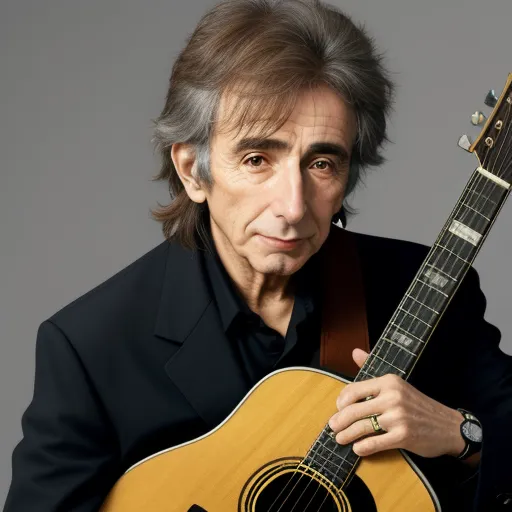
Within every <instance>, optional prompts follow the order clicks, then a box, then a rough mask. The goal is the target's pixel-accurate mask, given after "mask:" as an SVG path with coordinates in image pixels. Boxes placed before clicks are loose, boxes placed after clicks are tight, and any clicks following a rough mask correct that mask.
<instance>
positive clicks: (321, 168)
mask: <svg viewBox="0 0 512 512" xmlns="http://www.w3.org/2000/svg"><path fill="white" fill-rule="evenodd" d="M316 164H327V165H328V166H329V167H330V168H331V169H334V165H333V164H332V163H331V162H329V160H317V161H316V162H315V163H314V164H313V165H316ZM317 169H318V170H320V171H324V170H327V169H328V167H317Z"/></svg>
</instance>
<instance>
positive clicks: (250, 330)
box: [204, 243, 321, 387]
mask: <svg viewBox="0 0 512 512" xmlns="http://www.w3.org/2000/svg"><path fill="white" fill-rule="evenodd" d="M212 246H213V243H212ZM317 260H318V256H317V255H316V254H315V255H313V256H312V257H311V258H309V259H308V261H307V262H306V263H305V264H304V266H303V267H302V268H301V269H299V270H298V271H297V272H296V273H295V274H294V275H293V276H292V277H291V278H292V279H294V286H295V301H294V305H293V309H292V314H291V318H290V323H289V325H288V329H287V331H286V335H285V336H284V337H283V336H282V335H281V334H280V333H279V332H277V331H276V330H275V329H272V328H271V327H269V326H267V325H266V324H265V322H264V321H263V320H262V318H261V317H260V316H259V315H257V314H256V313H254V312H253V311H251V309H250V308H249V307H248V305H247V303H246V302H245V300H244V299H243V298H242V296H241V295H240V293H239V292H238V290H237V289H236V286H235V284H234V283H233V280H232V279H231V278H230V276H229V274H228V273H227V271H226V269H225V268H224V265H223V264H222V261H221V260H220V257H219V255H218V253H217V252H216V251H215V249H214V247H212V248H211V249H210V251H208V252H205V253H204V268H205V272H206V275H207V277H208V280H209V282H210V286H211V288H212V294H213V296H214V298H215V302H216V304H217V307H218V309H219V315H220V318H221V321H222V325H223V328H224V331H225V333H226V336H227V337H228V339H229V340H230V342H232V343H233V344H234V347H235V352H236V353H237V355H238V357H239V360H240V364H241V367H242V368H243V369H244V372H245V375H246V378H247V384H248V386H249V387H252V386H253V385H254V384H256V383H257V382H258V381H259V380H260V379H261V378H263V377H264V376H265V375H267V374H268V373H270V372H272V371H274V370H276V369H278V368H283V367H286V366H291V365H293V366H311V365H312V360H313V358H314V357H315V355H317V353H318V350H319V347H320V311H321V304H320V301H321V295H320V289H319V286H318V283H319V279H318V278H317V277H316V276H317V275H318V274H317V272H318V261H317Z"/></svg>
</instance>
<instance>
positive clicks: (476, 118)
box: [471, 110, 487, 126]
mask: <svg viewBox="0 0 512 512" xmlns="http://www.w3.org/2000/svg"><path fill="white" fill-rule="evenodd" d="M486 119H487V117H485V115H484V113H483V112H480V111H479V110H477V111H476V112H475V113H474V114H473V115H472V116H471V124H473V125H474V126H478V125H479V124H484V123H485V121H486Z"/></svg>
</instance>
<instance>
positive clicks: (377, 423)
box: [369, 414, 384, 433]
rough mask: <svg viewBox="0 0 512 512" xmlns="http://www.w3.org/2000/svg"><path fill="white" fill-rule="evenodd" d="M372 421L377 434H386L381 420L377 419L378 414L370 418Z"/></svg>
mask: <svg viewBox="0 0 512 512" xmlns="http://www.w3.org/2000/svg"><path fill="white" fill-rule="evenodd" d="M369 418H370V421H371V422H372V427H373V431H374V432H376V433H380V432H384V429H383V428H382V427H381V426H380V423H379V420H378V419H377V414H372V415H371V416H369Z"/></svg>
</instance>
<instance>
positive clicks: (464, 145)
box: [458, 134, 473, 152]
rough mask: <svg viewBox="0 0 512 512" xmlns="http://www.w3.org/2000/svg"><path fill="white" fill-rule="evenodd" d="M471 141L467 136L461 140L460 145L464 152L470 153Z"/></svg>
mask: <svg viewBox="0 0 512 512" xmlns="http://www.w3.org/2000/svg"><path fill="white" fill-rule="evenodd" d="M471 144H473V142H471V139H470V138H469V137H468V136H467V135H465V134H464V135H462V137H461V138H460V139H459V142H458V145H459V147H461V148H462V149H463V150H464V151H468V152H470V151H469V148H470V147H471Z"/></svg>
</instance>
